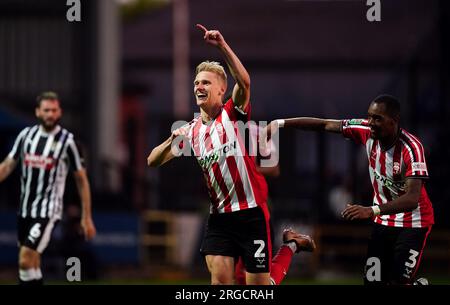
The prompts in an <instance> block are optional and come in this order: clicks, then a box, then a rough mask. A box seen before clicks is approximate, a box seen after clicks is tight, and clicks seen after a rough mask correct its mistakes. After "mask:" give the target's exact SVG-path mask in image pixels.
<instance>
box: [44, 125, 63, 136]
mask: <svg viewBox="0 0 450 305" xmlns="http://www.w3.org/2000/svg"><path fill="white" fill-rule="evenodd" d="M40 128H41V131H42V132H44V133H46V134H55V133H57V132H58V131H59V129H60V126H59V125H55V126H53V127H52V128H48V127H45V126H44V125H42V124H41V125H40Z"/></svg>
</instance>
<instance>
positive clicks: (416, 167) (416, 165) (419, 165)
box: [411, 162, 427, 172]
mask: <svg viewBox="0 0 450 305" xmlns="http://www.w3.org/2000/svg"><path fill="white" fill-rule="evenodd" d="M411 166H412V170H413V172H415V171H425V172H426V171H427V165H426V164H425V162H413V163H412V165H411Z"/></svg>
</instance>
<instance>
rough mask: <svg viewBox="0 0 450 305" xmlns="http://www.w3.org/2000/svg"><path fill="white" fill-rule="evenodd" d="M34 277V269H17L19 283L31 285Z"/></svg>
mask: <svg viewBox="0 0 450 305" xmlns="http://www.w3.org/2000/svg"><path fill="white" fill-rule="evenodd" d="M35 278H36V272H35V269H19V284H20V285H32V284H33V282H34V280H35Z"/></svg>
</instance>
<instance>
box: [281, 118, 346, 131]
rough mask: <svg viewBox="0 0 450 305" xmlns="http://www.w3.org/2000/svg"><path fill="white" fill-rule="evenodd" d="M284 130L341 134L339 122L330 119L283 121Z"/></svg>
mask: <svg viewBox="0 0 450 305" xmlns="http://www.w3.org/2000/svg"><path fill="white" fill-rule="evenodd" d="M284 127H285V128H298V129H302V130H313V131H328V132H335V133H340V132H341V121H339V120H330V119H318V118H309V117H299V118H291V119H285V120H284Z"/></svg>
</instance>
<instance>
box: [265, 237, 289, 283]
mask: <svg viewBox="0 0 450 305" xmlns="http://www.w3.org/2000/svg"><path fill="white" fill-rule="evenodd" d="M289 244H292V243H289ZM289 244H284V245H282V246H281V247H280V249H279V250H278V252H277V254H276V255H275V256H274V258H273V259H272V268H271V272H270V277H271V282H272V283H274V285H280V283H281V281H282V280H283V279H284V277H285V276H286V274H287V271H288V270H289V265H290V264H291V260H292V256H293V255H294V252H295V251H293V250H292V248H291V246H290V245H289ZM293 244H294V245H295V243H293Z"/></svg>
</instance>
